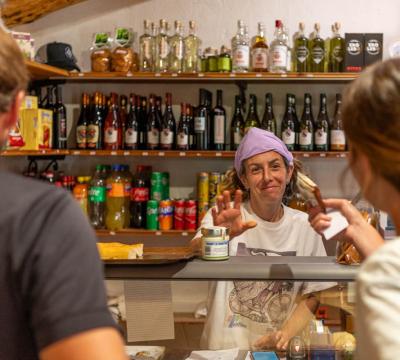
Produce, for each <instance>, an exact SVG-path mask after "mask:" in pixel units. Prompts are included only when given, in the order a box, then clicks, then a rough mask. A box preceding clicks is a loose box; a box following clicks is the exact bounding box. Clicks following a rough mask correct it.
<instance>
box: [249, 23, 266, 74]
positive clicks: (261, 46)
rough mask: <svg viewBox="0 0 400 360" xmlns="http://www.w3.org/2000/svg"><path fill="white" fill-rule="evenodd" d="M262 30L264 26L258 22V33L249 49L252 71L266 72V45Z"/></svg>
mask: <svg viewBox="0 0 400 360" xmlns="http://www.w3.org/2000/svg"><path fill="white" fill-rule="evenodd" d="M264 29H265V28H264V24H263V23H261V22H259V23H258V33H257V36H256V38H255V41H254V44H253V46H252V47H251V69H252V70H253V71H267V70H268V45H267V41H266V38H265V31H264Z"/></svg>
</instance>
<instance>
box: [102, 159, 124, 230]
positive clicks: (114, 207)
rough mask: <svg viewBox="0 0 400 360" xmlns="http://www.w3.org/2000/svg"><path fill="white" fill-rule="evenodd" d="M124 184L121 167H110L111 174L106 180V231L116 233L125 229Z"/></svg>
mask: <svg viewBox="0 0 400 360" xmlns="http://www.w3.org/2000/svg"><path fill="white" fill-rule="evenodd" d="M124 185H125V183H124V178H123V175H122V167H121V165H118V164H114V165H112V171H111V174H110V175H109V176H108V177H107V179H106V187H107V194H106V219H105V225H106V228H107V229H108V230H111V231H118V230H122V229H123V228H124V227H125V217H126V214H127V209H126V202H125V186H124Z"/></svg>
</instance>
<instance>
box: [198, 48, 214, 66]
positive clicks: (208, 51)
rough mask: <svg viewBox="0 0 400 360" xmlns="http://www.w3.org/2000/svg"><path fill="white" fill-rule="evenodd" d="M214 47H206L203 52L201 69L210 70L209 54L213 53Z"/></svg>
mask: <svg viewBox="0 0 400 360" xmlns="http://www.w3.org/2000/svg"><path fill="white" fill-rule="evenodd" d="M211 51H212V49H211V48H210V47H208V48H206V49H205V50H204V52H203V55H202V56H201V58H200V70H201V72H208V71H210V70H209V67H208V65H209V63H208V58H209V56H211V55H212V53H211Z"/></svg>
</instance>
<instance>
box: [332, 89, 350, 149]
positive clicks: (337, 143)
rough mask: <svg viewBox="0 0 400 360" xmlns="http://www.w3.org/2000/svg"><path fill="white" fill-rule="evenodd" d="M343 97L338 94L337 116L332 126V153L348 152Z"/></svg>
mask: <svg viewBox="0 0 400 360" xmlns="http://www.w3.org/2000/svg"><path fill="white" fill-rule="evenodd" d="M341 105H342V95H340V94H336V109H335V116H334V118H333V121H332V126H331V136H330V140H331V141H330V145H331V151H345V150H346V136H345V134H344V129H343V122H342V112H341Z"/></svg>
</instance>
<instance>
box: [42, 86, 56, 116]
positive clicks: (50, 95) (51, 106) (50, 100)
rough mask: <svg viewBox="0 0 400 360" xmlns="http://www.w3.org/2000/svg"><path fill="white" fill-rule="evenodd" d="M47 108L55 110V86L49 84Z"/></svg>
mask: <svg viewBox="0 0 400 360" xmlns="http://www.w3.org/2000/svg"><path fill="white" fill-rule="evenodd" d="M44 108H45V109H47V110H51V111H53V110H54V99H53V87H52V86H48V87H47V101H46V105H45V106H44Z"/></svg>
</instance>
